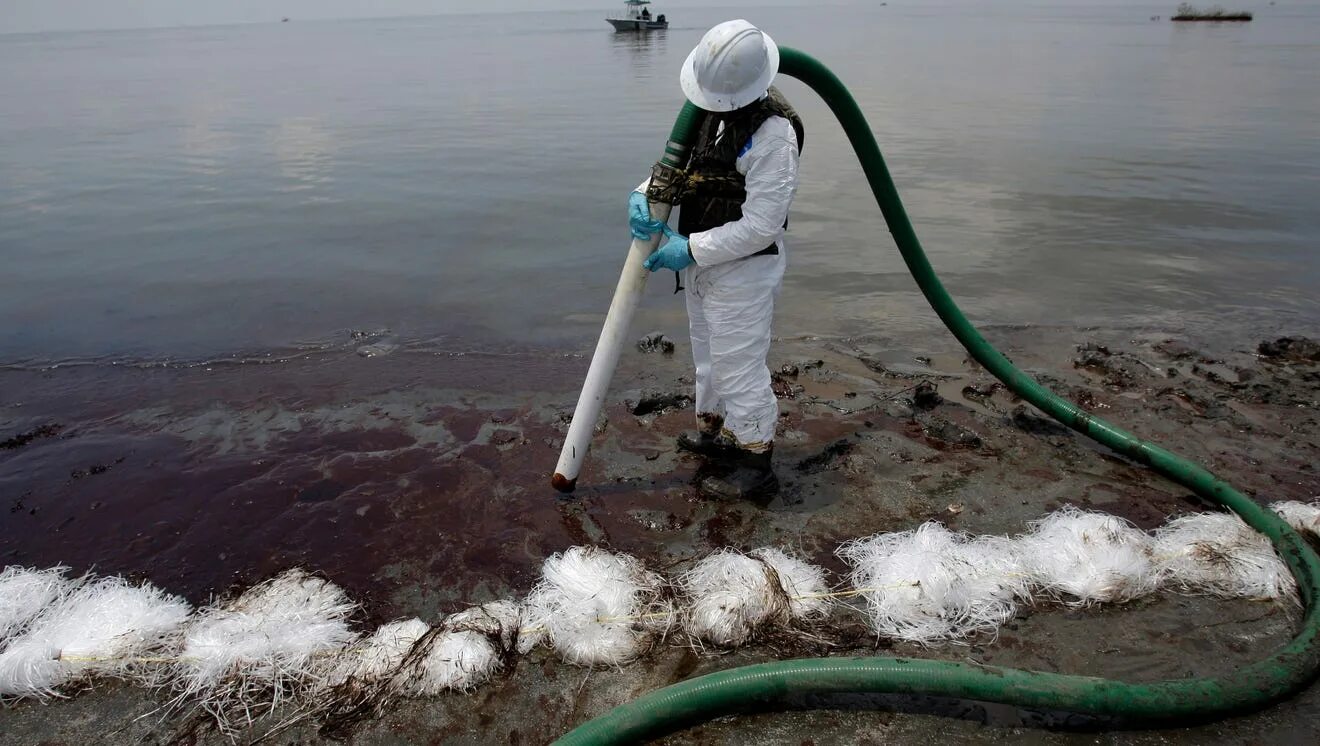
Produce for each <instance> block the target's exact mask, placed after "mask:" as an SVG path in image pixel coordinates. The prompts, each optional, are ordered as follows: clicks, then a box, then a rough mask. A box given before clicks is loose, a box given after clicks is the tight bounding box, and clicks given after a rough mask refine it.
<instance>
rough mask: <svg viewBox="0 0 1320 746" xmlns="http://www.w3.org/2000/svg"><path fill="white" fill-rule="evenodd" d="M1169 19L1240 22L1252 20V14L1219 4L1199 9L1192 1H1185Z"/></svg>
mask: <svg viewBox="0 0 1320 746" xmlns="http://www.w3.org/2000/svg"><path fill="white" fill-rule="evenodd" d="M1169 20H1170V21H1175V22H1186V21H1210V22H1212V23H1214V22H1221V21H1236V22H1239V23H1240V22H1243V21H1250V20H1251V14H1250V13H1247V12H1245V11H1240V10H1238V11H1227V10H1224V9H1223V8H1221V7H1219V6H1217V5H1216V6H1215V7H1213V8H1210V9H1209V10H1204V11H1203V10H1199V9H1197V8H1196V7H1195V6H1193V5H1192V4H1191V3H1183V4H1182V5H1179V6H1178V10H1177V11H1176V15H1174V16H1173V17H1172V18H1170V19H1169Z"/></svg>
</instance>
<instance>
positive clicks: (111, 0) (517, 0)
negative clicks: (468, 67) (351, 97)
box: [0, 0, 809, 33]
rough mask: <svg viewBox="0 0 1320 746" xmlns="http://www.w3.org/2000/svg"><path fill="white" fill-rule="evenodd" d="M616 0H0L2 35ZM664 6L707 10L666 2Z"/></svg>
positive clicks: (570, 6) (772, 1) (730, 0)
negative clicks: (284, 17)
mask: <svg viewBox="0 0 1320 746" xmlns="http://www.w3.org/2000/svg"><path fill="white" fill-rule="evenodd" d="M808 1H809V0H808ZM618 4H620V3H619V2H618V0H0V33H21V32H29V31H56V30H71V29H110V28H145V27H153V26H191V25H208V24H216V23H259V22H262V21H271V20H279V18H280V17H281V16H288V17H290V18H294V19H299V18H301V19H304V20H307V19H313V18H383V17H388V16H410V15H434V14H439V13H477V12H497V11H511V10H574V9H583V10H585V9H612V8H613V7H614V6H615V5H618ZM663 4H664V5H665V6H666V7H682V6H685V5H686V6H693V5H710V4H711V3H706V2H701V0H664V2H663ZM715 4H717V5H721V6H738V5H743V6H748V5H752V6H754V5H786V4H797V3H795V2H792V0H787V1H786V0H769V1H768V2H765V1H762V2H757V1H756V0H718V2H717V3H715Z"/></svg>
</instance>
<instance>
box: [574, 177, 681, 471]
mask: <svg viewBox="0 0 1320 746" xmlns="http://www.w3.org/2000/svg"><path fill="white" fill-rule="evenodd" d="M671 209H673V208H672V206H671V205H667V204H665V203H663V202H652V203H651V217H652V218H654V219H655V220H659V221H661V222H664V221H667V220H669V212H670V210H671ZM659 244H660V233H658V232H657V233H656V234H655V235H653V236H651V237H650V238H648V239H645V240H642V239H636V238H634V239H633V242H632V245H631V246H630V247H628V258H627V259H625V260H624V262H623V274H621V275H619V285H618V287H616V288H614V300H612V301H610V310H609V313H607V314H606V315H605V326H604V328H602V329H601V330H600V340H599V341H597V342H596V351H595V353H593V354H592V356H591V367H590V368H588V369H587V380H586V381H584V382H583V383H582V394H581V396H579V397H578V403H577V408H576V409H574V410H573V421H572V423H570V424H569V426H568V435H567V436H566V437H565V438H564V449H563V450H562V451H560V452H559V464H558V465H556V466H555V475H554V477H553V478H552V479H551V480H550V483H551V484H552V485H554V488H555V489H557V490H559V491H560V492H572V491H573V489H574V488H576V487H577V478H578V473H579V472H580V471H581V470H582V460H583V459H584V458H586V455H587V450H588V449H589V448H590V447H591V436H592V433H593V432H594V431H595V429H596V419H597V418H598V417H599V416H600V410H601V407H603V406H604V405H605V396H606V394H608V393H609V388H610V379H612V378H613V377H614V369H615V368H616V367H617V366H618V364H619V354H620V353H621V352H622V351H623V346H624V344H625V343H626V341H627V339H628V328H629V327H630V326H632V319H633V314H634V313H636V312H637V304H638V303H640V302H641V300H642V290H643V289H645V287H646V276H647V275H649V274H650V272H647V271H646V268H645V267H643V266H642V262H644V261H646V258H647V257H648V256H650V255H651V253H652V252H654V251H655V248H656V246H658V245H659Z"/></svg>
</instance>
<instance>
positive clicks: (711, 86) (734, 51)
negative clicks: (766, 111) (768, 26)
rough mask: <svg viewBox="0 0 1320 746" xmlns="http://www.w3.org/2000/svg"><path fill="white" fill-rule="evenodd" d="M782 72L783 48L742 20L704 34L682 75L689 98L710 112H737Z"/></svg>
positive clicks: (680, 74)
mask: <svg viewBox="0 0 1320 746" xmlns="http://www.w3.org/2000/svg"><path fill="white" fill-rule="evenodd" d="M777 72H779V47H777V46H775V42H774V40H773V39H771V38H770V37H769V36H768V35H767V34H765V33H764V32H762V31H761V30H760V29H758V28H757V27H755V26H753V25H752V24H750V23H748V22H747V21H744V20H742V19H739V20H736V21H725V22H724V23H721V24H720V25H718V26H716V27H714V28H712V29H711V30H710V31H707V32H706V35H705V36H703V37H701V41H700V42H699V43H698V44H697V46H696V48H695V49H693V50H692V53H691V54H689V55H688V57H687V61H686V62H684V63H683V70H682V71H681V72H680V73H679V74H678V82H679V85H681V86H682V87H683V95H685V96H687V98H688V100H689V101H691V102H692V103H694V104H696V105H697V106H700V107H701V108H703V109H705V110H707V111H733V110H734V109H741V108H742V107H744V106H746V105H748V104H750V103H752V102H754V101H757V100H758V99H760V98H761V97H762V96H764V95H765V93H766V91H767V90H769V88H770V83H771V82H772V81H773V80H774V79H775V73H777Z"/></svg>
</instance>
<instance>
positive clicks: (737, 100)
mask: <svg viewBox="0 0 1320 746" xmlns="http://www.w3.org/2000/svg"><path fill="white" fill-rule="evenodd" d="M761 38H762V39H764V40H765V51H766V56H767V57H769V63H770V64H768V65H766V66H765V71H764V72H763V73H761V76H760V77H759V78H757V79H756V80H755V81H754V82H753V83H752V84H751V85H749V86H747V87H746V88H743V89H742V90H740V91H734V92H733V93H729V94H711V93H709V92H707V91H705V90H703V89H702V87H701V86H700V85H699V84H698V83H697V70H696V61H695V58H696V55H697V50H696V48H695V47H694V48H693V49H692V51H691V52H688V56H687V59H686V60H684V61H683V67H682V69H680V70H679V71H678V85H679V87H681V88H682V89H683V95H684V96H687V100H688V101H691V102H692V103H693V104H696V105H697V106H698V107H700V108H702V109H705V110H706V111H734V110H736V109H741V108H742V107H744V106H746V105H748V104H750V103H753V102H755V101H759V100H760V99H761V97H762V96H764V95H765V93H766V91H768V90H770V84H771V83H773V82H774V80H775V75H777V74H778V73H779V46H778V45H777V44H775V40H774V39H771V38H770V35H769V34H767V33H766V32H764V31H762V32H761Z"/></svg>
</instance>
